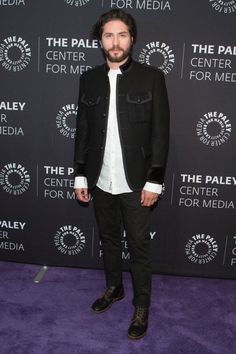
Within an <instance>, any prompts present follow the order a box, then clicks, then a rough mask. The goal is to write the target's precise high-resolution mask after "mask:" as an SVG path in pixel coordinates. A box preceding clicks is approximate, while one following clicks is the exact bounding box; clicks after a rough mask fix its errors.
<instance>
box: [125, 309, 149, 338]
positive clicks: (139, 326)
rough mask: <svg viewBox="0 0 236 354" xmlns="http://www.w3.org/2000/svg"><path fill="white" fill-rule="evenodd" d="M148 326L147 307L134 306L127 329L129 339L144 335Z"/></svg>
mask: <svg viewBox="0 0 236 354" xmlns="http://www.w3.org/2000/svg"><path fill="white" fill-rule="evenodd" d="M147 328H148V308H147V307H142V306H136V307H135V311H134V315H133V318H132V321H131V324H130V326H129V329H128V337H129V338H130V339H140V338H142V337H144V336H145V334H146V332H147Z"/></svg>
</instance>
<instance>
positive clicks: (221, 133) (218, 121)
mask: <svg viewBox="0 0 236 354" xmlns="http://www.w3.org/2000/svg"><path fill="white" fill-rule="evenodd" d="M231 130H232V126H231V123H230V120H229V119H228V118H227V116H226V115H225V114H223V113H221V112H220V113H218V112H216V111H215V112H208V113H206V114H204V115H203V117H201V118H200V120H199V121H198V122H197V128H196V132H197V136H198V137H199V140H200V141H201V142H202V143H203V144H205V145H209V146H212V147H215V146H219V145H222V144H223V143H225V142H226V141H227V140H228V139H229V137H230V134H231Z"/></svg>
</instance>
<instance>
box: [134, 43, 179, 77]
mask: <svg viewBox="0 0 236 354" xmlns="http://www.w3.org/2000/svg"><path fill="white" fill-rule="evenodd" d="M138 59H139V62H140V63H141V64H147V65H153V66H157V67H158V68H159V69H161V70H162V71H163V72H164V74H168V73H169V72H170V71H171V70H172V69H173V67H174V64H175V55H174V53H173V50H172V49H171V48H170V46H169V45H168V44H166V43H164V42H150V43H147V44H146V46H145V47H144V48H143V49H142V50H141V52H140V54H139V57H138Z"/></svg>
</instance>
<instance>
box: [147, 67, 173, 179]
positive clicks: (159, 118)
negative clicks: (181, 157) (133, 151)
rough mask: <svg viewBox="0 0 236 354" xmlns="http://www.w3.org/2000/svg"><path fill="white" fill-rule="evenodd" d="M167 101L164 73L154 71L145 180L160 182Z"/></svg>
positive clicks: (166, 139) (164, 156) (165, 149)
mask: <svg viewBox="0 0 236 354" xmlns="http://www.w3.org/2000/svg"><path fill="white" fill-rule="evenodd" d="M169 115H170V114H169V102H168V97H167V91H166V85H165V77H164V74H163V73H162V72H161V71H160V70H158V71H156V78H155V84H154V90H153V111H152V138H151V140H152V154H151V167H150V168H149V170H148V173H147V181H149V182H154V183H159V184H162V183H163V181H164V174H165V166H166V160H167V155H168V149H169Z"/></svg>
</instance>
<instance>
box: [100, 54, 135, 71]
mask: <svg viewBox="0 0 236 354" xmlns="http://www.w3.org/2000/svg"><path fill="white" fill-rule="evenodd" d="M104 66H105V71H106V73H108V71H109V70H110V68H109V66H108V65H107V63H105V64H104ZM132 66H133V59H132V57H131V56H130V57H129V58H128V60H127V61H126V62H125V63H124V64H122V65H121V66H120V67H119V68H120V70H121V73H122V74H125V73H126V72H127V71H129V70H130V69H131V67H132Z"/></svg>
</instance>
